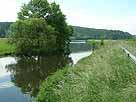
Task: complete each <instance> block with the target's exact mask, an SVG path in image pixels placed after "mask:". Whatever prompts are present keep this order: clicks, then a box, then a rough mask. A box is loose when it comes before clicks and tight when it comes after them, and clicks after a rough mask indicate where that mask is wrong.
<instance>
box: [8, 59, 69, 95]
mask: <svg viewBox="0 0 136 102" xmlns="http://www.w3.org/2000/svg"><path fill="white" fill-rule="evenodd" d="M16 61H17V63H16V64H11V65H8V66H7V67H6V69H7V70H8V71H10V73H11V81H12V82H13V83H15V85H16V86H17V87H20V88H21V91H22V92H23V93H29V94H30V95H31V96H36V95H37V92H38V91H39V85H40V83H41V82H42V81H43V80H44V79H46V77H47V76H48V75H50V74H53V72H55V71H56V70H57V69H59V68H63V67H64V66H65V65H66V64H68V63H69V62H70V58H68V57H62V56H61V57H60V56H51V57H37V58H34V57H20V58H16Z"/></svg>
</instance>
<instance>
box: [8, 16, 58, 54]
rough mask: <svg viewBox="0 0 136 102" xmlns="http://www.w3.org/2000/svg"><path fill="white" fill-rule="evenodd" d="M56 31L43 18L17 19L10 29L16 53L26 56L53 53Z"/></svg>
mask: <svg viewBox="0 0 136 102" xmlns="http://www.w3.org/2000/svg"><path fill="white" fill-rule="evenodd" d="M56 33H57V32H56V31H55V29H54V28H53V27H51V26H49V25H47V23H46V22H45V20H44V19H43V18H31V19H26V20H18V21H16V22H15V23H14V24H13V25H12V26H11V30H10V34H11V38H12V42H13V43H15V44H16V46H17V51H16V52H17V54H20V55H26V56H32V55H33V56H37V55H47V54H48V55H50V54H53V52H54V51H55V50H56V49H55V46H56Z"/></svg>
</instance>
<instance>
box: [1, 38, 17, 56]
mask: <svg viewBox="0 0 136 102" xmlns="http://www.w3.org/2000/svg"><path fill="white" fill-rule="evenodd" d="M14 52H15V46H14V45H12V44H9V43H8V39H7V38H0V56H4V55H8V54H13V53H14Z"/></svg>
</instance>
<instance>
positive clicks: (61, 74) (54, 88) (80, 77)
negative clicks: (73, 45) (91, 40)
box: [36, 41, 136, 102]
mask: <svg viewBox="0 0 136 102" xmlns="http://www.w3.org/2000/svg"><path fill="white" fill-rule="evenodd" d="M36 100H37V102H135V101H136V65H135V64H134V63H133V62H132V61H131V59H129V58H128V57H127V55H126V54H125V53H124V52H123V51H122V49H121V48H120V42H115V41H114V42H108V43H107V42H106V44H104V46H103V47H101V48H99V49H97V50H95V51H94V52H93V55H91V56H89V57H88V58H85V59H83V60H81V61H79V63H78V64H77V65H75V66H74V68H65V69H63V70H59V71H57V72H56V73H55V74H54V75H52V76H50V77H48V79H47V80H45V81H44V82H43V84H42V86H41V88H40V92H39V94H38V96H37V99H36Z"/></svg>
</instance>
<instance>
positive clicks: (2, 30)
mask: <svg viewBox="0 0 136 102" xmlns="http://www.w3.org/2000/svg"><path fill="white" fill-rule="evenodd" d="M11 23H12V22H0V37H5V36H6V34H7V32H8V29H9V27H10V24H11Z"/></svg>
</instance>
